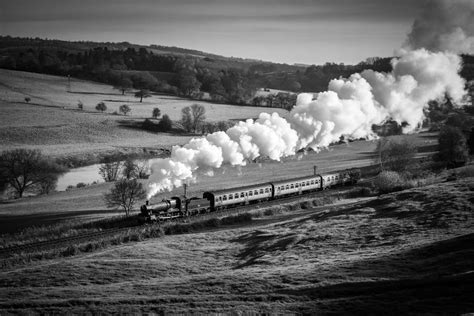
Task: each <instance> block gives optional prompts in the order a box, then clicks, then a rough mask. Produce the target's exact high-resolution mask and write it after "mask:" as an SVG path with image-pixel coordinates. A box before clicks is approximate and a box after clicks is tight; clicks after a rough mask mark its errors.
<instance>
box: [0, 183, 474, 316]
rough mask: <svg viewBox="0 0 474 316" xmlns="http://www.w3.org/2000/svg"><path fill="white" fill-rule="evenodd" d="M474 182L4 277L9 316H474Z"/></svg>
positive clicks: (140, 245) (129, 247)
mask: <svg viewBox="0 0 474 316" xmlns="http://www.w3.org/2000/svg"><path fill="white" fill-rule="evenodd" d="M473 192H474V187H473V184H472V177H470V178H464V179H458V180H457V181H449V182H441V183H437V184H434V185H430V186H427V187H421V188H414V189H410V190H405V191H402V192H397V193H392V194H387V195H382V196H380V197H378V198H377V197H375V198H371V199H368V200H362V201H360V202H359V203H358V204H356V205H353V204H349V205H345V204H340V205H334V206H326V207H322V208H321V207H320V208H314V209H312V208H310V209H306V208H305V209H298V208H296V209H292V210H291V211H290V210H287V211H286V212H282V213H281V212H276V213H275V214H273V215H270V216H264V217H261V218H255V219H252V221H251V222H250V223H245V225H235V226H234V227H232V226H231V227H225V228H219V229H212V230H209V231H203V232H198V233H188V234H181V235H171V236H163V237H159V238H152V239H149V240H146V241H142V242H131V243H127V244H125V245H118V246H112V247H109V248H107V249H103V250H99V251H96V252H93V253H85V254H79V255H76V256H73V257H68V258H62V259H54V260H46V261H42V262H41V263H38V264H35V265H26V266H24V267H16V268H11V269H6V270H4V271H1V272H0V280H1V281H0V291H1V292H2V296H1V298H0V312H1V314H3V315H8V314H16V313H63V312H65V311H67V312H69V313H101V314H116V313H125V314H130V313H172V314H182V313H205V314H207V313H252V312H258V313H280V314H295V313H297V314H301V313H304V314H308V313H310V314H314V313H317V314H344V313H356V314H359V313H360V314H381V313H389V314H463V313H468V312H470V311H472V310H473V308H474V305H473V302H472V299H471V298H472V295H473V294H474V275H473V272H472V263H473V258H474V257H473V256H474V249H473V244H474V243H473V241H474V234H473V230H472V227H473V224H474V214H473V213H472V208H471V207H469V205H472V199H473V198H474V196H473Z"/></svg>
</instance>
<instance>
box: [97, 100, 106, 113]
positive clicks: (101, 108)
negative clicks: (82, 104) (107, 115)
mask: <svg viewBox="0 0 474 316" xmlns="http://www.w3.org/2000/svg"><path fill="white" fill-rule="evenodd" d="M95 109H96V110H97V111H99V112H105V111H107V106H106V105H105V103H104V102H99V103H97V105H96V106H95Z"/></svg>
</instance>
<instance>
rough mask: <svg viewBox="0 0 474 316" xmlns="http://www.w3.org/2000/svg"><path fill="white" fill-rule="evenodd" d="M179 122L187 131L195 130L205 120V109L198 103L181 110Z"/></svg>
mask: <svg viewBox="0 0 474 316" xmlns="http://www.w3.org/2000/svg"><path fill="white" fill-rule="evenodd" d="M181 115H182V116H181V124H182V125H183V127H184V129H185V130H187V131H188V132H191V131H192V132H195V133H196V132H197V131H198V129H200V128H201V126H202V125H203V123H204V121H205V120H206V109H205V108H204V106H202V105H199V104H193V105H191V107H185V108H183V109H182V110H181Z"/></svg>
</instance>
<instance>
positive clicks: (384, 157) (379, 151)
mask: <svg viewBox="0 0 474 316" xmlns="http://www.w3.org/2000/svg"><path fill="white" fill-rule="evenodd" d="M416 151H417V149H416V146H415V145H414V144H413V143H412V142H410V141H408V140H407V139H402V140H395V139H386V138H381V139H380V140H379V141H378V143H377V148H376V149H375V152H374V153H375V154H376V155H377V157H376V159H375V160H376V162H377V163H380V167H381V169H382V170H391V171H396V172H403V171H406V170H408V169H409V168H410V167H412V166H413V159H414V157H415V155H416Z"/></svg>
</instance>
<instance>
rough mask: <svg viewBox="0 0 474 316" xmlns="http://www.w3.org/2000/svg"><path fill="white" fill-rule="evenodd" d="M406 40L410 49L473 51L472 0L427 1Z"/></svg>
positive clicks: (473, 3) (473, 17)
mask: <svg viewBox="0 0 474 316" xmlns="http://www.w3.org/2000/svg"><path fill="white" fill-rule="evenodd" d="M406 44H407V45H408V47H410V48H412V49H417V48H422V47H424V48H426V49H429V50H431V51H451V52H455V53H467V54H473V53H474V1H473V0H430V1H427V2H426V6H425V7H424V8H423V13H422V15H421V16H420V17H419V18H417V19H416V20H415V23H414V24H413V28H412V30H411V32H410V34H409V35H408V40H407V43H406Z"/></svg>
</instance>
